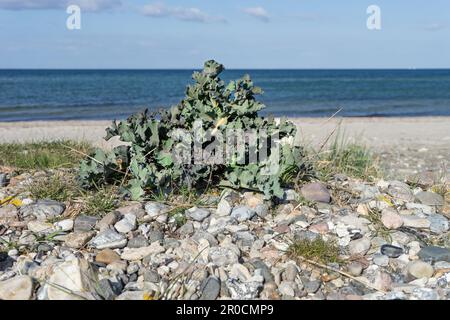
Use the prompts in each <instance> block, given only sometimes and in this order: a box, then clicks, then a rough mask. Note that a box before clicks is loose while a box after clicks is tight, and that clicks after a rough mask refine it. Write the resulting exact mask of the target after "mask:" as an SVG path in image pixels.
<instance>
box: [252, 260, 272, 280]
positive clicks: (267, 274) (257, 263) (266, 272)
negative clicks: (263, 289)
mask: <svg viewBox="0 0 450 320" xmlns="http://www.w3.org/2000/svg"><path fill="white" fill-rule="evenodd" d="M250 264H251V265H252V266H253V267H255V269H258V270H261V275H262V276H263V278H264V282H265V283H271V282H274V281H275V279H274V276H273V274H272V272H271V271H270V269H269V267H268V266H267V264H265V263H264V262H263V261H262V260H260V259H252V260H250Z"/></svg>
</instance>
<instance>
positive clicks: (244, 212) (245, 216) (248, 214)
mask: <svg viewBox="0 0 450 320" xmlns="http://www.w3.org/2000/svg"><path fill="white" fill-rule="evenodd" d="M255 214H256V212H255V211H254V210H253V209H251V208H249V207H247V206H239V207H236V208H234V209H233V211H232V212H231V217H232V218H234V219H236V220H237V221H239V222H243V221H246V220H250V219H251V218H253V216H254V215H255Z"/></svg>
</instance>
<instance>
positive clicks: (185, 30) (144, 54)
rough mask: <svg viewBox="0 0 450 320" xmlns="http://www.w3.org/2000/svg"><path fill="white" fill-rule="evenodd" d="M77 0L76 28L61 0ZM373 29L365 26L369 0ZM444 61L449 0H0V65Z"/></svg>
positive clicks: (397, 64)
mask: <svg viewBox="0 0 450 320" xmlns="http://www.w3.org/2000/svg"><path fill="white" fill-rule="evenodd" d="M68 4H79V5H80V7H81V30H72V31H71V30H68V29H67V28H66V19H67V17H68V14H67V13H66V7H67V5H68ZM371 4H375V5H378V6H379V7H380V8H381V26H382V29H381V30H377V31H370V30H368V29H367V28H366V20H367V17H368V15H367V13H366V9H367V7H368V6H369V5H371ZM211 58H214V59H216V60H218V61H220V62H221V63H223V64H225V66H226V67H227V68H412V67H415V68H449V67H450V1H448V0H430V1H425V0H423V1H419V0H409V1H407V0H397V1H392V0H370V1H366V0H346V1H336V0H280V1H274V0H262V1H244V0H240V1H238V0H227V1H214V0H183V1H181V0H166V1H164V0H162V1H151V0H142V1H141V0H135V1H132V0H0V68H194V67H195V68H198V67H201V65H202V63H203V61H204V60H207V59H211Z"/></svg>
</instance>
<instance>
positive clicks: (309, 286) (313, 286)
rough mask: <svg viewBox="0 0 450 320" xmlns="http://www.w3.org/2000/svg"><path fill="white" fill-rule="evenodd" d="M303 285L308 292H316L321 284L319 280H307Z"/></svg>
mask: <svg viewBox="0 0 450 320" xmlns="http://www.w3.org/2000/svg"><path fill="white" fill-rule="evenodd" d="M304 286H305V290H306V292H308V293H316V292H317V290H319V288H320V286H321V282H320V281H317V280H314V281H308V282H306V283H305V284H304Z"/></svg>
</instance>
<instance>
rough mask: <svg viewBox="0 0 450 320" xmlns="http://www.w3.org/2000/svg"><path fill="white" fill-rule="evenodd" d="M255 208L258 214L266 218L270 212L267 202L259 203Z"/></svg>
mask: <svg viewBox="0 0 450 320" xmlns="http://www.w3.org/2000/svg"><path fill="white" fill-rule="evenodd" d="M254 210H255V212H256V215H257V216H258V217H260V218H265V217H267V215H268V214H269V206H268V205H267V204H265V203H263V204H258V205H257V206H256V207H255V209H254Z"/></svg>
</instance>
